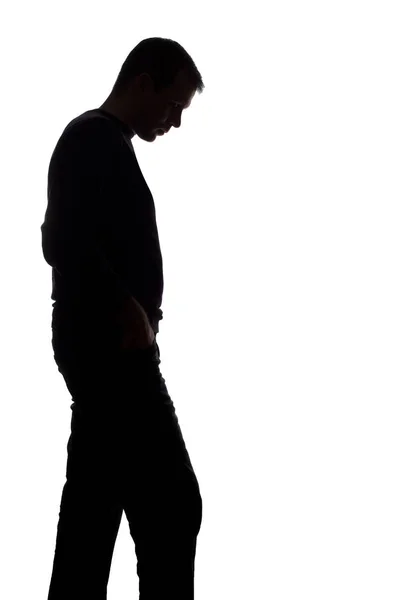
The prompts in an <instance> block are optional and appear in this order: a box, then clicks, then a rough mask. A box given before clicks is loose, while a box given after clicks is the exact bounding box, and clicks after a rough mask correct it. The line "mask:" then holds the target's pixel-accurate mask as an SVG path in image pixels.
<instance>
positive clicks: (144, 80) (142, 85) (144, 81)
mask: <svg viewBox="0 0 400 600" xmlns="http://www.w3.org/2000/svg"><path fill="white" fill-rule="evenodd" d="M138 84H139V89H140V90H141V91H142V92H152V91H153V90H154V83H153V80H152V78H151V76H150V75H149V74H148V73H141V74H140V75H139V76H138Z"/></svg>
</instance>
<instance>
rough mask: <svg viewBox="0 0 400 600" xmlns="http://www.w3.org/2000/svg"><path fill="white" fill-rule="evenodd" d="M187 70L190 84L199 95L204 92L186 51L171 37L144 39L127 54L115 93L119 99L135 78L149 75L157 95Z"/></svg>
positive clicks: (202, 84) (199, 76) (115, 85)
mask: <svg viewBox="0 0 400 600" xmlns="http://www.w3.org/2000/svg"><path fill="white" fill-rule="evenodd" d="M182 69H183V70H184V71H185V74H186V76H187V79H188V82H189V85H192V87H193V89H194V90H195V91H197V92H199V93H200V94H201V93H202V92H203V89H204V83H203V79H202V77H201V75H200V73H199V71H198V69H197V67H196V65H195V64H194V61H193V59H192V58H191V56H189V54H188V53H187V52H186V50H185V49H184V48H183V47H182V46H181V45H180V44H178V42H175V41H174V40H170V39H168V38H160V37H153V38H147V39H145V40H142V41H141V42H139V44H137V46H135V48H134V49H133V50H132V51H131V52H130V53H129V54H128V56H127V58H126V59H125V61H124V63H123V65H122V67H121V70H120V72H119V75H118V77H117V80H116V82H115V84H114V87H113V89H112V94H115V95H116V96H120V95H121V94H122V93H124V91H126V89H127V87H128V85H129V84H130V83H131V82H132V81H133V79H134V78H135V76H137V75H140V74H141V73H148V75H150V77H151V78H152V80H153V82H154V89H155V92H159V91H160V90H162V89H164V88H166V87H169V86H170V85H172V83H173V81H174V79H175V77H176V75H177V74H178V72H179V71H181V70H182Z"/></svg>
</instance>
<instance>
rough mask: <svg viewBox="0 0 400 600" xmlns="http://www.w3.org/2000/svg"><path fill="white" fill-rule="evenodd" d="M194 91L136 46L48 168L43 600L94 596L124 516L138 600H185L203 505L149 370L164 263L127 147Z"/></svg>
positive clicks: (179, 69) (154, 368)
mask: <svg viewBox="0 0 400 600" xmlns="http://www.w3.org/2000/svg"><path fill="white" fill-rule="evenodd" d="M203 87H204V86H203V83H202V80H201V76H200V74H199V72H198V71H197V69H196V67H195V65H194V63H193V61H192V59H191V58H190V56H189V55H188V54H187V53H186V51H185V50H184V49H183V48H182V46H180V45H179V44H177V42H173V41H172V40H166V39H163V38H150V39H148V40H143V41H142V42H141V43H140V44H138V46H136V48H134V50H133V51H132V52H131V53H130V54H129V56H128V58H127V59H126V61H125V63H124V65H123V66H122V68H121V71H120V74H119V76H118V79H117V81H116V84H115V85H114V88H113V90H112V92H111V94H110V96H109V97H108V99H107V100H106V101H105V103H104V104H103V105H102V106H101V107H99V108H97V109H93V110H89V111H86V112H85V113H83V114H82V115H79V116H78V117H77V118H75V119H74V120H73V121H71V122H70V123H69V124H68V125H67V127H66V128H65V130H64V131H63V133H62V135H61V137H60V139H59V141H58V143H57V145H56V147H55V149H54V152H53V154H52V157H51V160H50V165H49V176H48V206H47V210H46V215H45V220H44V223H43V225H42V228H41V229H42V246H43V254H44V257H45V260H46V261H47V263H48V264H49V265H51V266H52V277H53V291H52V299H53V300H54V301H55V302H54V304H53V317H52V331H53V338H52V345H53V349H54V359H55V362H56V364H57V366H58V370H59V371H60V373H61V374H62V376H63V377H64V380H65V383H66V385H67V388H68V390H69V392H70V393H71V396H72V400H73V403H72V405H71V409H72V420H71V435H70V437H69V440H68V445H67V450H68V460H67V468H66V483H65V485H64V488H63V492H62V498H61V504H60V513H59V522H58V528H57V538H56V547H55V554H54V563H53V572H52V577H51V582H50V590H49V595H48V600H64V599H65V600H67V599H68V600H83V599H84V600H105V599H106V597H107V583H108V579H109V573H110V567H111V561H112V555H113V551H114V545H115V541H116V537H117V534H118V529H119V525H120V521H121V517H122V512H123V511H125V514H126V516H127V519H128V522H129V528H130V532H131V535H132V538H133V540H134V543H135V551H136V556H137V574H138V576H139V590H140V600H153V599H154V600H156V599H157V600H161V599H163V600H169V599H171V600H172V599H173V600H193V598H194V564H195V553H196V542H197V535H198V533H199V531H200V526H201V522H202V498H201V495H200V489H199V485H198V481H197V478H196V475H195V473H194V470H193V467H192V464H191V461H190V458H189V454H188V452H187V449H186V446H185V442H184V440H183V437H182V432H181V429H180V426H179V423H178V419H177V416H176V413H175V408H174V405H173V402H172V400H171V398H170V396H169V394H168V390H167V387H166V384H165V380H164V378H163V377H162V375H161V372H160V362H161V361H160V349H159V346H158V343H157V341H156V335H157V332H158V323H159V320H160V319H162V318H163V314H162V310H161V308H160V306H161V302H162V293H163V270H162V256H161V250H160V245H159V239H158V232H157V224H156V215H155V208H154V202H153V197H152V194H151V192H150V190H149V188H148V186H147V183H146V181H145V180H144V177H143V175H142V173H141V170H140V167H139V165H138V163H137V160H136V156H135V152H134V149H133V146H132V142H131V140H132V137H133V136H134V135H136V134H137V135H138V136H139V137H140V138H141V139H143V140H146V141H153V140H154V139H156V136H157V134H158V133H161V131H160V130H163V131H168V130H169V128H170V127H171V126H174V127H179V125H180V118H181V112H182V110H183V109H184V108H185V107H188V106H189V105H190V102H191V100H192V98H193V96H194V94H195V92H196V91H199V92H201V91H202V89H203ZM177 175H178V168H177ZM132 298H134V299H135V302H136V303H137V304H136V305H137V306H140V307H141V309H142V314H143V315H144V317H139V320H137V319H138V318H137V316H136V317H135V319H136V320H134V321H132V323H137V329H135V327H136V326H135V327H133V328H132V330H129V331H128V333H129V335H131V338H132V341H131V343H130V345H128V346H126V345H124V344H123V343H122V342H123V340H124V339H126V338H125V336H126V334H127V329H129V326H128V325H129V322H126V323H125V325H124V322H122V321H121V319H120V315H121V314H122V313H123V311H124V310H125V309H126V307H127V306H128V308H129V310H130V309H131V308H132V314H133V313H134V309H133V304H130V302H131V301H132ZM128 312H129V311H128ZM124 314H125V313H124ZM135 314H136V315H137V313H135ZM140 319H142V320H140ZM150 334H151V335H150ZM143 340H144V341H143Z"/></svg>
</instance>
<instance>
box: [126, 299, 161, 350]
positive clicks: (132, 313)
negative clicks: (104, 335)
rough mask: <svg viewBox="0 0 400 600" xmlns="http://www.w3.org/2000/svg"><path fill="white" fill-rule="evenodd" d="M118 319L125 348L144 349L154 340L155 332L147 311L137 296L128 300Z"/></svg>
mask: <svg viewBox="0 0 400 600" xmlns="http://www.w3.org/2000/svg"><path fill="white" fill-rule="evenodd" d="M117 321H118V323H119V325H120V326H121V328H122V349H123V350H127V349H132V350H134V349H137V350H144V349H146V348H149V347H150V346H151V345H152V343H153V342H154V338H155V334H154V331H153V329H152V327H151V325H150V323H149V320H148V318H147V315H146V312H145V311H144V309H143V307H142V306H141V305H140V304H139V302H138V301H137V300H135V298H133V297H131V299H130V300H129V301H128V302H127V304H126V305H125V306H124V308H123V310H122V311H121V313H120V314H119V316H118V319H117Z"/></svg>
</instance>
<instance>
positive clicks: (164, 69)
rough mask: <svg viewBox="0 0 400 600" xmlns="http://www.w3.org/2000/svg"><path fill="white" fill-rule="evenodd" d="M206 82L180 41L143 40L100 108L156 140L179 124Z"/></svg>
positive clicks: (129, 57) (140, 133)
mask: <svg viewBox="0 0 400 600" xmlns="http://www.w3.org/2000/svg"><path fill="white" fill-rule="evenodd" d="M203 89H204V84H203V81H202V78H201V75H200V73H199V72H198V71H197V68H196V66H195V65H194V62H193V60H192V59H191V58H190V56H189V55H188V54H187V52H186V51H185V50H184V49H183V48H182V46H180V45H179V44H178V43H177V42H173V41H172V40H167V39H164V38H149V39H147V40H143V41H142V42H141V43H140V44H138V46H136V48H134V49H133V50H132V52H131V53H130V54H129V56H128V58H127V59H126V61H125V62H124V64H123V66H122V68H121V71H120V73H119V76H118V79H117V81H116V83H115V85H114V87H113V90H112V92H111V94H110V96H109V97H108V98H107V100H106V101H105V102H104V104H102V106H101V107H100V108H103V109H104V110H107V111H109V112H110V113H112V114H114V115H116V116H117V117H118V118H120V119H121V120H122V121H123V122H124V123H126V124H127V125H128V126H129V127H131V129H133V131H134V132H135V134H137V135H138V136H139V137H140V138H141V139H143V140H145V141H147V142H152V141H154V140H155V139H156V137H157V136H158V135H162V132H163V131H168V130H169V129H170V128H171V127H179V126H180V124H181V116H182V111H183V110H185V108H188V107H189V106H190V103H191V101H192V99H193V96H194V95H195V93H196V91H198V92H200V93H201V92H202V91H203Z"/></svg>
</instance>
